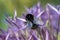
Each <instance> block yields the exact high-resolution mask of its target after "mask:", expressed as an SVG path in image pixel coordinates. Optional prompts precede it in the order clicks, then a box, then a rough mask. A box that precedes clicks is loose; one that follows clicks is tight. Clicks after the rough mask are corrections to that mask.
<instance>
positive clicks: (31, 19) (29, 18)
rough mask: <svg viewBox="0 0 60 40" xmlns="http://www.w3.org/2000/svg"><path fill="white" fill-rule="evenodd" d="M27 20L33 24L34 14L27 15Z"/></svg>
mask: <svg viewBox="0 0 60 40" xmlns="http://www.w3.org/2000/svg"><path fill="white" fill-rule="evenodd" d="M26 20H28V21H31V22H33V20H34V16H33V15H32V14H27V15H26Z"/></svg>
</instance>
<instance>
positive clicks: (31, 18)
mask: <svg viewBox="0 0 60 40" xmlns="http://www.w3.org/2000/svg"><path fill="white" fill-rule="evenodd" d="M26 21H27V23H28V27H30V28H31V29H36V28H38V26H39V25H38V24H36V23H35V22H34V15H32V14H27V15H26Z"/></svg>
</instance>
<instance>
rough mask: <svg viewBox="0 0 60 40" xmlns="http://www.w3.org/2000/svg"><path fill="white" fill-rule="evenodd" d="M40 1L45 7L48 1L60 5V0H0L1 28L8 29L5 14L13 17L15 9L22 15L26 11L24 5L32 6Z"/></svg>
mask: <svg viewBox="0 0 60 40" xmlns="http://www.w3.org/2000/svg"><path fill="white" fill-rule="evenodd" d="M38 1H40V3H41V5H42V6H43V7H44V6H45V5H46V3H50V4H53V5H56V6H57V5H60V0H0V28H2V29H4V30H6V28H7V23H6V22H5V20H4V19H5V16H4V14H5V13H6V14H9V15H10V16H12V17H13V15H14V9H15V8H16V10H17V13H18V14H17V15H18V16H20V15H21V13H22V12H24V11H25V9H24V6H27V7H32V6H33V5H35V4H36V3H37V2H38Z"/></svg>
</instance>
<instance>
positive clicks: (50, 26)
mask: <svg viewBox="0 0 60 40" xmlns="http://www.w3.org/2000/svg"><path fill="white" fill-rule="evenodd" d="M25 9H26V12H24V13H22V17H17V12H16V10H14V18H13V19H12V18H11V17H9V16H8V17H6V22H7V23H8V25H9V27H8V29H7V31H4V30H2V29H0V40H58V34H59V32H60V6H56V7H54V6H52V5H50V4H49V3H48V4H47V5H46V7H45V8H44V9H43V8H42V7H41V5H40V3H39V2H38V3H37V4H36V5H35V6H33V7H32V8H27V7H25ZM27 14H31V15H33V16H34V23H36V24H38V26H37V28H35V29H31V27H32V23H31V22H28V21H27V20H26V15H27ZM31 19H32V18H31ZM34 27H35V26H34Z"/></svg>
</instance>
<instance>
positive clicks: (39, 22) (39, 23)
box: [34, 19, 44, 25]
mask: <svg viewBox="0 0 60 40" xmlns="http://www.w3.org/2000/svg"><path fill="white" fill-rule="evenodd" d="M34 23H36V24H38V25H43V24H44V22H43V21H42V20H39V19H35V20H34Z"/></svg>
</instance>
